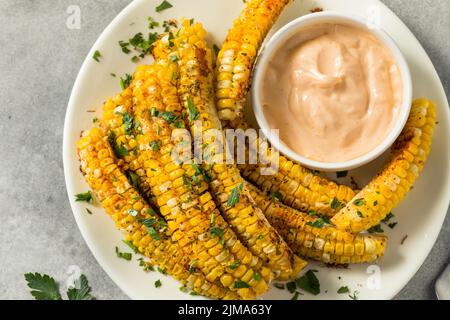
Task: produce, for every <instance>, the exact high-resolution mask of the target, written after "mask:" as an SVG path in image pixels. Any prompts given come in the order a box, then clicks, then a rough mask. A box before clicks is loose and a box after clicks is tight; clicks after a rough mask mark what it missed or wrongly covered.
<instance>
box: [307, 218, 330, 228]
mask: <svg viewBox="0 0 450 320" xmlns="http://www.w3.org/2000/svg"><path fill="white" fill-rule="evenodd" d="M325 223H326V222H325V220H324V219H323V218H318V219H316V220H314V222H311V221H308V222H306V225H307V226H311V227H313V228H319V229H322V228H323V226H324V225H325Z"/></svg>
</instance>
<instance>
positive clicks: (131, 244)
mask: <svg viewBox="0 0 450 320" xmlns="http://www.w3.org/2000/svg"><path fill="white" fill-rule="evenodd" d="M122 242H123V243H125V244H126V245H127V246H128V247H130V249H131V250H133V252H134V253H138V252H139V250H138V248H137V247H136V246H135V245H134V244H133V243H132V242H131V241H128V240H122Z"/></svg>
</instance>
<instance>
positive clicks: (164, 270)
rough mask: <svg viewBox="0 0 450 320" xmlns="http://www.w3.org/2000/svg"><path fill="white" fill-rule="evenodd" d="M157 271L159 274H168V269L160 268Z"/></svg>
mask: <svg viewBox="0 0 450 320" xmlns="http://www.w3.org/2000/svg"><path fill="white" fill-rule="evenodd" d="M157 270H158V272H159V273H162V274H167V270H166V269H161V268H160V267H158V268H157Z"/></svg>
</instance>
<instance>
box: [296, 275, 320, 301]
mask: <svg viewBox="0 0 450 320" xmlns="http://www.w3.org/2000/svg"><path fill="white" fill-rule="evenodd" d="M295 282H296V283H297V286H298V287H299V288H300V289H303V290H304V291H306V292H309V293H312V294H313V295H318V294H319V293H320V282H319V279H317V277H316V275H315V274H314V271H313V270H308V271H307V272H306V273H305V274H304V275H303V276H301V277H300V278H298V279H296V280H295Z"/></svg>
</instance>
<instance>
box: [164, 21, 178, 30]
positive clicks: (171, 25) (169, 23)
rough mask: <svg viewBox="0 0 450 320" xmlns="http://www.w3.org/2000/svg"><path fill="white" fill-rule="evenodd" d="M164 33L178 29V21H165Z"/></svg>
mask: <svg viewBox="0 0 450 320" xmlns="http://www.w3.org/2000/svg"><path fill="white" fill-rule="evenodd" d="M162 26H163V28H164V32H169V31H170V29H171V28H177V27H178V24H177V21H176V20H165V21H163V25H162Z"/></svg>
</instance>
